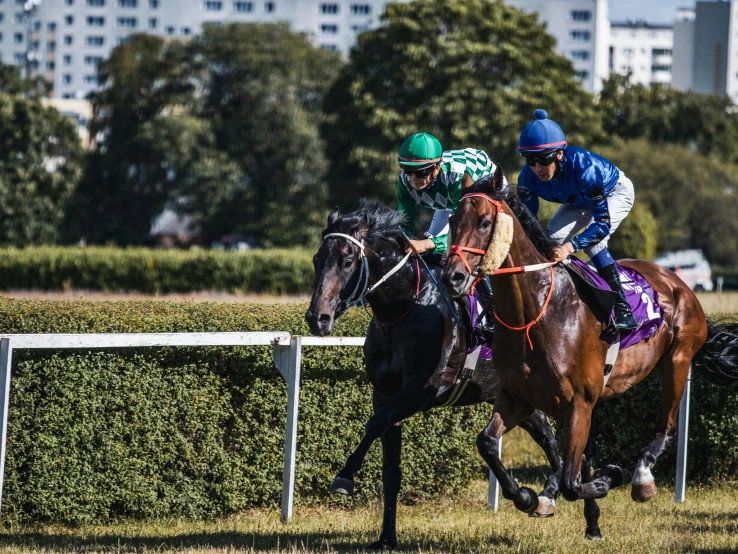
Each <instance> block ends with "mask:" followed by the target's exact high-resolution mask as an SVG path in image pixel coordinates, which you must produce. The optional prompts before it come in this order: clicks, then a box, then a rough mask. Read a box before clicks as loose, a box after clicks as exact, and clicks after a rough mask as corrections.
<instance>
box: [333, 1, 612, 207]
mask: <svg viewBox="0 0 738 554" xmlns="http://www.w3.org/2000/svg"><path fill="white" fill-rule="evenodd" d="M554 46H555V40H554V38H553V37H552V36H551V35H549V34H547V33H546V30H545V27H544V26H543V25H542V24H541V23H539V22H538V20H537V19H536V15H530V14H525V13H523V12H521V11H519V10H517V9H516V8H513V7H511V6H508V5H506V4H505V3H504V2H502V0H492V1H489V0H422V1H420V0H416V1H414V2H410V3H402V4H400V3H391V4H388V5H387V11H386V13H385V14H384V15H383V16H382V25H381V26H380V27H379V28H378V29H376V30H373V31H369V32H366V33H362V34H361V35H360V36H359V39H358V44H357V46H356V48H355V49H354V50H353V51H352V53H351V58H350V61H349V63H348V64H347V66H346V67H345V68H344V70H343V71H342V72H341V75H340V77H339V79H338V81H337V82H336V84H335V86H334V87H333V88H332V90H331V92H330V93H329V95H328V97H327V99H326V111H327V112H328V114H329V115H330V121H329V124H328V125H326V126H325V127H324V136H325V138H326V143H327V152H328V157H329V158H330V161H331V165H330V172H329V182H330V183H331V197H332V201H333V202H334V203H336V204H339V205H340V206H342V207H344V208H347V209H352V208H354V207H355V206H356V203H357V200H358V199H359V198H361V197H373V198H379V199H381V200H383V201H385V202H388V203H394V202H395V201H396V194H397V190H396V186H397V172H398V169H397V158H396V153H397V150H398V149H399V146H400V144H401V142H402V140H403V139H404V138H405V137H406V136H407V135H409V134H411V133H414V132H418V131H427V132H430V133H433V134H434V135H436V136H437V137H438V138H439V140H440V141H441V144H442V145H443V146H444V148H446V149H453V148H463V147H476V148H482V149H484V150H485V151H486V152H487V153H488V154H489V155H490V157H491V158H492V159H493V160H494V161H495V162H501V163H502V165H503V167H505V169H506V171H507V173H508V175H511V174H514V173H516V172H517V170H519V168H520V166H521V162H520V160H519V157H518V155H517V138H518V135H519V134H520V131H521V130H522V129H523V127H524V126H525V125H526V124H527V123H528V122H529V121H530V120H532V119H533V112H534V110H535V109H536V108H545V109H547V110H548V111H549V113H550V115H551V117H552V118H555V119H556V121H558V122H559V123H560V124H561V125H562V127H563V128H564V129H565V130H566V132H567V136H568V137H569V140H570V142H571V143H572V144H578V145H581V146H588V145H589V144H590V143H591V142H592V141H593V140H596V139H602V138H603V135H602V134H601V128H600V123H599V120H598V112H597V110H596V106H595V105H594V101H593V98H592V97H591V96H590V95H589V94H587V93H586V92H584V91H583V90H582V89H581V87H580V86H579V84H578V82H577V81H576V79H575V74H574V69H573V67H572V65H571V63H570V62H569V61H568V60H567V59H565V58H564V57H562V56H559V55H558V54H556V53H555V51H554Z"/></svg>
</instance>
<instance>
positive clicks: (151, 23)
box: [149, 17, 158, 29]
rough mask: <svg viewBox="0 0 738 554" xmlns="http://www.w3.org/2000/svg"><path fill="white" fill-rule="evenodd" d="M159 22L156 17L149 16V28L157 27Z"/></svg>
mask: <svg viewBox="0 0 738 554" xmlns="http://www.w3.org/2000/svg"><path fill="white" fill-rule="evenodd" d="M157 24H158V21H157V20H156V18H155V17H151V18H149V29H156V26H157Z"/></svg>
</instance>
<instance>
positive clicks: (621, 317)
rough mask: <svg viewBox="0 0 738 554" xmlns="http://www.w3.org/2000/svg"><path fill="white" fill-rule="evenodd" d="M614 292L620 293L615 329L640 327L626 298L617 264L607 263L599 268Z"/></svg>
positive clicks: (617, 301) (622, 329) (616, 306)
mask: <svg viewBox="0 0 738 554" xmlns="http://www.w3.org/2000/svg"><path fill="white" fill-rule="evenodd" d="M597 273H599V274H600V277H602V278H603V279H604V280H605V281H607V284H608V285H610V288H611V289H612V291H613V292H614V293H616V294H617V295H618V299H617V300H616V301H615V323H614V326H615V329H617V330H618V331H629V330H630V329H635V328H636V327H638V322H637V321H636V320H635V318H634V317H633V313H632V312H631V311H630V305H629V304H628V301H627V300H626V299H625V293H624V292H623V285H622V283H621V282H620V275H618V269H617V267H616V266H615V264H610V265H606V266H605V267H602V268H600V269H598V270H597Z"/></svg>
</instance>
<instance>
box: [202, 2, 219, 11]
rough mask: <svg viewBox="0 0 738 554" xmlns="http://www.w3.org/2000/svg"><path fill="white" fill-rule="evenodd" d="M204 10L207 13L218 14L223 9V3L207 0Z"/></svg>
mask: <svg viewBox="0 0 738 554" xmlns="http://www.w3.org/2000/svg"><path fill="white" fill-rule="evenodd" d="M205 9H206V10H208V11H209V12H219V11H220V10H222V9H223V2H220V1H217V0H209V1H207V2H205Z"/></svg>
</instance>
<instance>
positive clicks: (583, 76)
mask: <svg viewBox="0 0 738 554" xmlns="http://www.w3.org/2000/svg"><path fill="white" fill-rule="evenodd" d="M574 76H575V77H576V78H577V79H579V80H580V81H584V80H585V79H589V71H577V72H576V73H575V74H574Z"/></svg>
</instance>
